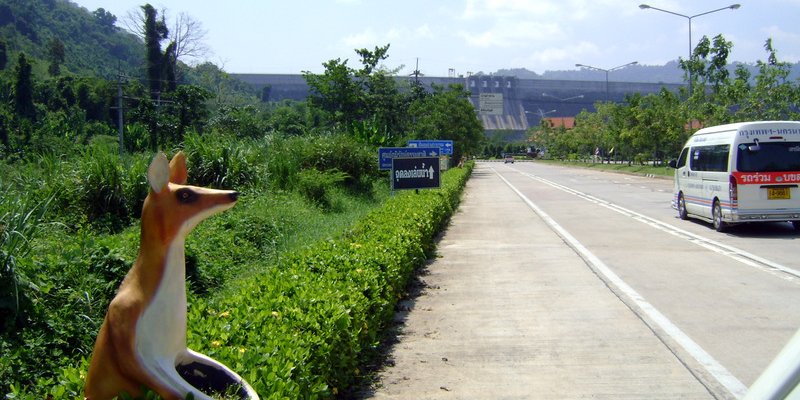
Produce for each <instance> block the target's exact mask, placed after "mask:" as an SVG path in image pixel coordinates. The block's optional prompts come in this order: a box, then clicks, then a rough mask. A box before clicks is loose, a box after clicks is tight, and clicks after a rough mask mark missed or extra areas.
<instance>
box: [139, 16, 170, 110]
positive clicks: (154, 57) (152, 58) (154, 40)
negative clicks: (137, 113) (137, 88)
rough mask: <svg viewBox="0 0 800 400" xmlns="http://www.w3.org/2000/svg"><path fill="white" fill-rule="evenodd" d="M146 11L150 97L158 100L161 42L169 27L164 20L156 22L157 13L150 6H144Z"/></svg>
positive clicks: (145, 37)
mask: <svg viewBox="0 0 800 400" xmlns="http://www.w3.org/2000/svg"><path fill="white" fill-rule="evenodd" d="M142 10H143V11H144V16H145V20H144V44H145V48H146V61H147V79H148V82H149V86H150V96H151V98H152V99H154V100H155V99H157V98H158V96H159V93H160V92H161V71H162V69H163V66H162V63H161V62H162V59H163V55H162V54H161V40H163V39H164V38H166V37H167V33H168V32H167V26H166V24H165V23H164V19H163V17H162V19H161V20H160V21H159V20H156V18H157V12H156V9H155V8H153V6H151V5H150V4H145V5H143V6H142Z"/></svg>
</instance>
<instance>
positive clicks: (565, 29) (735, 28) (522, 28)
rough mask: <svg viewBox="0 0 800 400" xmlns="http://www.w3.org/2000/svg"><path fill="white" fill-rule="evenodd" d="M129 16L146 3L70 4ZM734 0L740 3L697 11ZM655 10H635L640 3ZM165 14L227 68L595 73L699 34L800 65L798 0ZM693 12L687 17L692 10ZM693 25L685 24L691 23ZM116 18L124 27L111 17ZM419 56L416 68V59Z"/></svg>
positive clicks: (206, 2)
mask: <svg viewBox="0 0 800 400" xmlns="http://www.w3.org/2000/svg"><path fill="white" fill-rule="evenodd" d="M71 1H72V2H73V3H76V4H78V5H80V6H82V7H84V8H86V9H87V10H89V11H94V10H96V9H97V8H100V7H102V8H104V9H105V10H106V11H109V12H111V13H112V14H114V15H116V16H117V18H118V20H120V21H121V20H123V19H125V18H126V17H125V16H126V15H128V14H130V12H131V11H136V10H137V9H138V7H139V6H141V5H142V4H144V3H145V2H144V1H142V0H139V1H137V0H71ZM735 1H739V4H741V7H740V8H738V9H736V10H731V9H728V8H725V9H724V10H721V11H716V12H712V13H710V14H706V15H700V16H697V15H698V14H703V13H705V12H707V11H712V10H716V9H719V8H724V7H728V6H730V5H732V4H734V2H735ZM643 2H644V3H646V4H649V5H650V6H652V7H655V8H659V9H662V10H666V11H671V12H673V13H676V14H682V15H683V16H678V15H673V14H669V13H667V12H663V11H657V10H655V9H646V10H644V9H640V7H639V5H640V4H642V3H643ZM150 4H152V5H153V6H154V7H155V8H156V9H157V10H166V16H167V21H168V22H169V21H170V19H171V18H174V17H175V16H176V15H178V14H179V13H186V14H188V15H189V16H190V17H191V18H192V19H194V20H196V21H199V22H200V23H201V24H202V28H203V29H204V30H205V31H206V32H207V33H206V36H205V44H206V46H207V47H208V49H209V52H208V54H207V55H206V56H205V57H204V59H202V60H185V61H188V62H189V63H196V62H198V61H210V62H212V63H214V64H216V65H217V66H219V67H220V68H222V69H224V70H225V71H227V72H229V73H265V74H300V73H302V72H303V71H310V72H312V73H321V72H323V71H324V67H323V65H322V64H323V63H325V62H327V61H329V60H333V59H341V60H348V63H347V65H348V66H349V67H351V68H354V69H357V68H359V67H360V66H361V64H360V60H359V57H358V55H357V54H356V52H355V49H361V48H367V49H370V50H373V49H374V48H375V47H377V46H384V45H386V44H389V45H390V47H389V51H388V54H389V57H388V58H387V59H386V60H384V61H383V66H384V67H386V68H387V69H390V70H398V72H397V73H398V74H399V75H408V74H411V73H412V72H413V71H414V70H415V69H416V68H417V67H416V66H417V65H418V66H419V67H418V68H419V71H420V72H421V73H422V74H424V75H426V76H459V75H468V74H470V73H472V74H474V73H477V72H483V73H487V74H488V73H494V72H496V71H497V70H500V69H511V68H525V69H527V70H530V71H534V72H536V73H539V74H541V73H544V72H545V71H554V70H574V69H577V68H576V67H575V64H584V65H590V66H593V67H597V68H601V69H613V68H615V67H618V66H621V65H624V64H627V63H630V62H633V61H636V62H638V63H639V64H642V65H664V64H666V63H667V62H669V61H671V60H677V59H678V58H679V57H683V58H687V57H688V56H689V27H690V25H691V35H692V42H693V43H692V47H694V46H695V45H696V44H697V42H698V41H699V40H700V38H701V37H702V36H704V35H705V36H708V37H709V38H710V39H711V38H713V37H714V36H716V35H718V34H722V35H723V36H724V37H725V39H726V40H728V41H731V42H733V49H732V51H731V54H730V55H729V57H728V61H729V62H733V61H740V62H747V63H755V62H756V61H758V60H766V59H767V53H766V51H765V50H764V43H765V42H766V40H767V39H769V38H771V39H772V41H773V48H775V49H776V50H777V55H778V59H779V60H780V61H788V62H792V63H796V62H799V61H800V20H798V18H800V0H749V1H748V0H405V1H397V0H392V1H390V0H327V1H323V0H280V1H278V0H227V1H219V0H213V1H211V0H153V1H151V2H150ZM691 16H694V17H693V18H691V19H690V18H688V17H691ZM690 21H691V23H690ZM118 25H121V24H120V22H119V21H118ZM163 46H164V47H166V44H164V45H163ZM417 63H418V64H417Z"/></svg>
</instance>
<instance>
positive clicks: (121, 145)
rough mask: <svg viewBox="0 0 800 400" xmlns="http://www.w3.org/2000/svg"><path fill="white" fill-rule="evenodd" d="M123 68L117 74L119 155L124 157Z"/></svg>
mask: <svg viewBox="0 0 800 400" xmlns="http://www.w3.org/2000/svg"><path fill="white" fill-rule="evenodd" d="M122 78H123V76H122V67H121V66H120V67H119V70H118V73H117V128H118V129H119V131H118V137H119V155H120V157H122V154H123V153H124V152H125V140H124V137H123V132H124V129H125V124H124V123H123V121H122V116H123V109H122Z"/></svg>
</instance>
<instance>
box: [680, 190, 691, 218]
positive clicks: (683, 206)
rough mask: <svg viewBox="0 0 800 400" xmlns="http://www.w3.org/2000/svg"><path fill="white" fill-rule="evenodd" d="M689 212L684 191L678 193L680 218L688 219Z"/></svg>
mask: <svg viewBox="0 0 800 400" xmlns="http://www.w3.org/2000/svg"><path fill="white" fill-rule="evenodd" d="M688 217H689V214H688V213H687V212H686V200H684V198H683V193H679V194H678V218H680V219H686V218H688Z"/></svg>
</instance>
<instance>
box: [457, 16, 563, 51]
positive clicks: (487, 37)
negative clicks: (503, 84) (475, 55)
mask: <svg viewBox="0 0 800 400" xmlns="http://www.w3.org/2000/svg"><path fill="white" fill-rule="evenodd" d="M562 34H563V32H562V29H561V27H560V26H559V25H558V24H557V23H555V22H537V21H512V20H503V21H498V22H497V23H496V24H495V25H494V26H493V27H492V28H491V29H489V30H486V31H483V32H479V33H472V32H468V31H465V30H461V31H459V32H458V36H459V37H461V38H463V39H464V40H465V41H466V43H467V45H468V46H471V47H493V46H497V47H517V46H519V47H528V46H529V45H530V44H532V43H534V42H539V43H540V42H545V41H547V40H548V39H547V38H551V37H559V36H561V35H562Z"/></svg>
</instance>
